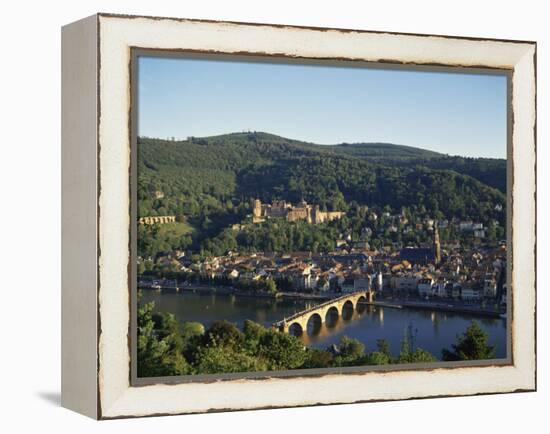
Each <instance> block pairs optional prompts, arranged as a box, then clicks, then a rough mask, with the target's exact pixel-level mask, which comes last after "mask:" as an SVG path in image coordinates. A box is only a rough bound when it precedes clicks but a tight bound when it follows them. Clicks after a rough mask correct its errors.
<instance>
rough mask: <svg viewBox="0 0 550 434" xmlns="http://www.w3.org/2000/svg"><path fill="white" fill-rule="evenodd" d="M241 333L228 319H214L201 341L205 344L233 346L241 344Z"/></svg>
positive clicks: (242, 338) (242, 336) (242, 337)
mask: <svg viewBox="0 0 550 434" xmlns="http://www.w3.org/2000/svg"><path fill="white" fill-rule="evenodd" d="M243 340H244V335H243V333H242V332H241V331H240V330H239V329H238V328H237V326H236V325H235V324H233V323H230V322H229V321H225V320H223V321H216V322H214V323H213V324H212V325H211V326H210V328H209V329H208V331H207V332H206V333H205V334H204V338H203V343H204V345H207V346H227V347H235V346H239V345H240V344H242V342H243Z"/></svg>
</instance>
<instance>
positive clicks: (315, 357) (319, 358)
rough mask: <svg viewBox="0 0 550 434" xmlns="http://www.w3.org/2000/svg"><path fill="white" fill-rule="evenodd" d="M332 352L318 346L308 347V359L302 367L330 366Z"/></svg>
mask: <svg viewBox="0 0 550 434" xmlns="http://www.w3.org/2000/svg"><path fill="white" fill-rule="evenodd" d="M332 362H333V360H332V354H330V353H329V352H328V351H324V350H319V349H317V348H308V349H307V352H306V360H305V362H304V364H303V365H302V366H301V367H302V368H305V369H309V368H328V367H330V366H331V365H332Z"/></svg>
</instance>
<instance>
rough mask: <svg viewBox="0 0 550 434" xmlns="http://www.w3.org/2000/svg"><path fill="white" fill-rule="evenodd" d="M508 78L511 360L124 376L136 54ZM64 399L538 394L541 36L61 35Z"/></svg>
mask: <svg viewBox="0 0 550 434" xmlns="http://www.w3.org/2000/svg"><path fill="white" fill-rule="evenodd" d="M136 48H137V49H154V50H165V51H166V52H167V53H168V52H171V51H172V52H189V53H196V52H201V53H220V54H224V55H232V54H233V55H255V56H280V57H289V58H293V59H296V58H299V59H312V60H336V61H337V60H354V61H361V62H372V63H379V64H382V65H384V64H388V65H390V64H391V65H396V64H399V65H407V66H420V67H425V66H432V67H453V68H489V69H491V68H493V69H495V68H496V69H503V70H508V71H509V72H510V77H511V92H512V94H511V110H512V114H513V122H512V123H511V125H510V127H509V128H510V131H509V134H510V138H511V146H510V147H509V148H510V149H509V154H508V157H509V161H510V164H509V168H510V169H509V172H511V174H510V175H511V176H509V179H510V180H509V194H510V196H511V199H512V200H511V201H510V206H509V208H510V209H509V220H510V226H511V231H510V232H511V234H510V237H511V244H512V246H513V255H512V257H511V265H510V276H511V279H510V281H511V285H510V286H511V288H512V291H510V292H511V303H509V305H510V306H509V314H510V316H509V317H510V319H511V345H510V348H511V358H510V363H506V364H501V365H485V366H445V367H438V368H434V369H412V368H414V367H412V368H410V367H409V368H406V369H401V370H393V371H383V370H382V371H381V370H371V371H364V372H333V373H326V374H322V375H297V376H293V377H291V378H284V377H276V376H273V377H269V378H262V379H257V378H230V379H227V378H226V379H219V380H208V381H206V380H198V381H195V382H185V383H177V382H175V383H170V384H164V383H157V384H147V385H136V384H133V383H132V375H131V358H132V357H131V333H130V332H129V330H130V328H131V327H130V326H131V302H132V300H131V288H130V287H131V280H132V276H131V271H130V270H131V266H130V234H131V219H130V209H131V203H130V202H131V201H130V197H131V195H130V178H131V164H130V163H131V138H132V131H131V123H132V119H131V104H132V101H131V65H132V55H131V53H132V50H133V49H136ZM62 56H63V59H62V60H63V62H62V74H63V77H62V168H63V176H62V189H63V192H62V194H63V196H62V197H63V205H62V219H63V231H62V237H63V239H62V286H63V287H62V405H63V406H65V407H67V408H70V409H72V410H75V411H77V412H79V413H82V414H85V415H87V416H90V417H92V418H96V419H112V418H121V417H138V416H149V415H169V414H183V413H204V412H209V411H222V410H244V409H258V408H277V407H289V406H308V405H318V404H336V403H352V402H369V401H380V400H398V399H410V398H427V397H439V396H462V395H475V394H489V393H506V392H516V391H533V390H535V389H536V341H535V313H536V280H535V246H536V213H535V207H536V204H535V192H536V164H535V163H536V142H535V132H536V73H535V71H536V68H535V65H536V44H535V43H534V42H529V41H505V40H489V39H476V38H459V37H451V36H433V35H411V34H396V33H380V32H368V31H355V30H342V29H321V28H306V27H291V26H280V25H267V24H244V23H229V22H213V21H200V20H185V19H175V18H156V17H134V16H118V15H110V14H97V15H94V16H91V17H88V18H85V19H83V20H81V21H78V22H75V23H72V24H69V25H67V26H65V27H64V28H63V32H62Z"/></svg>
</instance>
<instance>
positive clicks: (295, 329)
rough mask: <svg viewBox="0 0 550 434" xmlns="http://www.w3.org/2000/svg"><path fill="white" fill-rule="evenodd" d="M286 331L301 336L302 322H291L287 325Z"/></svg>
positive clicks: (302, 332)
mask: <svg viewBox="0 0 550 434" xmlns="http://www.w3.org/2000/svg"><path fill="white" fill-rule="evenodd" d="M288 333H289V334H291V335H293V336H302V335H303V334H304V328H303V327H302V324H300V323H299V322H297V321H296V322H293V323H292V324H290V326H289V327H288Z"/></svg>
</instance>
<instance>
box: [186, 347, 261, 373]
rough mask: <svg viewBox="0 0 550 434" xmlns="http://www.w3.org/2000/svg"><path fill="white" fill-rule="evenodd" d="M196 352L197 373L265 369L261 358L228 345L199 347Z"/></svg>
mask: <svg viewBox="0 0 550 434" xmlns="http://www.w3.org/2000/svg"><path fill="white" fill-rule="evenodd" d="M196 353H197V354H196V369H195V371H196V372H195V373H197V374H221V373H227V372H251V371H254V372H257V371H265V370H266V369H267V365H266V364H265V362H264V361H263V360H261V359H258V358H256V357H254V356H250V355H248V354H246V353H244V352H242V351H238V350H236V349H233V348H230V347H199V348H197V351H196Z"/></svg>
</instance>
